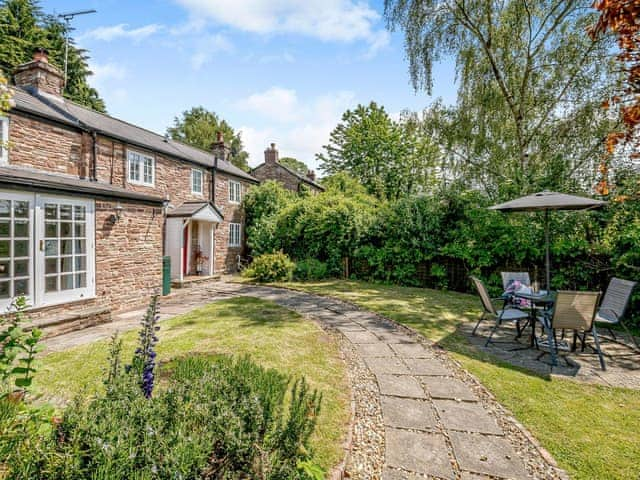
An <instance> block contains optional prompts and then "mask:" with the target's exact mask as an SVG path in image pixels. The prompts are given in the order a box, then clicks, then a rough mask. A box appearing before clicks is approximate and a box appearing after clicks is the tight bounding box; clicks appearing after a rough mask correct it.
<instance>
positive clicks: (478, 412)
mask: <svg viewBox="0 0 640 480" xmlns="http://www.w3.org/2000/svg"><path fill="white" fill-rule="evenodd" d="M433 404H434V405H435V407H436V410H437V411H438V415H439V416H440V420H442V423H443V425H444V427H445V428H446V429H449V430H461V431H465V432H476V433H490V434H493V435H502V434H503V432H502V429H501V428H500V427H499V426H498V423H497V422H496V420H495V419H494V418H493V417H492V416H491V415H489V412H487V410H486V409H485V408H484V407H483V406H482V405H481V404H480V403H470V402H458V401H456V400H433Z"/></svg>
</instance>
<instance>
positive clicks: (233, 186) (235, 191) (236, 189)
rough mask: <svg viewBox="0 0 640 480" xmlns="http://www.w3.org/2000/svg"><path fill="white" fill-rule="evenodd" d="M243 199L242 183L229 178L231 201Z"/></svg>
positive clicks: (236, 201)
mask: <svg viewBox="0 0 640 480" xmlns="http://www.w3.org/2000/svg"><path fill="white" fill-rule="evenodd" d="M241 201H242V185H241V184H240V182H234V181H233V180H229V202H231V203H240V202H241Z"/></svg>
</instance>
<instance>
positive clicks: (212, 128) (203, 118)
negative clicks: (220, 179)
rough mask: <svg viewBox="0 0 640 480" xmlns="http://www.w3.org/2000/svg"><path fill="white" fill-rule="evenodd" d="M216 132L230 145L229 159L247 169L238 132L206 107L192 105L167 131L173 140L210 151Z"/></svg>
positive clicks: (175, 119)
mask: <svg viewBox="0 0 640 480" xmlns="http://www.w3.org/2000/svg"><path fill="white" fill-rule="evenodd" d="M217 132H222V136H223V138H224V141H225V142H226V144H227V145H228V146H229V147H230V149H231V151H230V161H231V163H233V164H234V165H235V166H236V167H238V168H241V169H242V170H244V171H246V172H247V171H249V163H248V161H247V160H248V158H249V154H248V153H247V152H246V151H245V150H244V146H243V145H242V138H241V136H240V132H236V131H235V130H234V129H233V128H232V127H231V125H229V124H228V123H227V121H226V120H223V119H221V118H220V117H219V116H218V115H217V114H216V113H215V112H212V111H210V110H207V109H206V108H204V107H202V106H200V107H193V108H191V110H186V111H184V112H182V114H181V115H180V116H179V117H175V118H174V120H173V126H171V127H169V128H167V133H168V134H169V135H170V136H171V138H173V139H174V140H178V141H180V142H183V143H186V144H189V145H192V146H194V147H197V148H200V149H202V150H207V151H211V147H212V146H213V143H214V142H215V141H216V135H217Z"/></svg>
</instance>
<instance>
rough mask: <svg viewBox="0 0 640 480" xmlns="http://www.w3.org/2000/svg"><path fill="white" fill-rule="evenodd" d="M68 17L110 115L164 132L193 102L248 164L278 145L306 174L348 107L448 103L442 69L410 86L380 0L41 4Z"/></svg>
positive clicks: (448, 70) (449, 88)
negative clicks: (221, 124) (428, 86)
mask: <svg viewBox="0 0 640 480" xmlns="http://www.w3.org/2000/svg"><path fill="white" fill-rule="evenodd" d="M41 5H42V7H43V9H44V10H45V11H46V12H48V13H63V12H67V11H74V10H84V9H87V8H95V9H96V10H98V13H96V14H92V15H86V16H82V17H77V18H76V19H75V20H74V22H73V26H74V27H75V29H76V31H75V35H74V36H75V37H76V40H77V43H78V44H79V45H80V46H82V47H84V48H86V49H88V50H89V51H90V55H91V68H92V69H93V71H94V72H95V75H94V77H93V78H92V79H91V80H90V81H91V83H92V84H93V85H94V86H95V87H96V88H98V90H99V91H100V94H101V95H102V97H103V98H104V99H105V101H106V104H107V109H108V111H109V113H110V114H111V115H114V116H116V117H118V118H122V119H124V120H127V121H129V122H132V123H135V124H138V125H141V126H143V127H146V128H148V129H150V130H154V131H157V132H159V133H163V132H164V130H165V129H166V127H167V126H169V125H170V124H171V123H172V121H173V118H174V117H175V116H176V115H177V114H179V113H180V112H182V111H183V110H186V109H188V108H190V107H192V106H195V105H203V106H204V107H206V108H208V109H211V110H214V111H215V112H217V113H218V114H219V115H220V116H222V117H223V118H225V119H226V120H227V121H229V122H230V123H231V125H232V126H233V127H234V128H236V129H239V130H240V131H241V132H242V136H243V140H244V142H245V147H246V149H247V151H248V152H249V154H250V161H249V162H250V164H251V165H254V166H255V165H257V164H258V163H260V162H261V161H262V156H263V154H262V152H263V150H264V149H265V147H266V146H267V145H268V144H269V143H271V142H276V143H277V145H278V148H279V150H280V155H281V156H294V157H297V158H298V159H300V160H303V161H304V162H306V163H307V164H308V165H310V166H311V167H313V168H316V167H317V163H316V160H315V158H314V154H315V153H317V152H319V151H320V150H321V147H322V145H323V144H326V143H327V141H328V138H329V132H330V131H331V130H332V129H333V127H335V125H336V124H337V122H338V121H339V119H340V116H341V115H342V113H343V112H344V111H345V110H346V109H347V108H352V107H354V106H355V105H357V104H358V103H368V102H369V101H370V100H375V101H376V102H378V103H380V104H382V105H384V106H385V108H386V109H387V111H388V112H390V113H391V114H394V115H395V114H397V113H398V112H400V111H401V110H403V109H407V108H408V109H412V110H421V109H423V108H424V107H425V106H427V105H428V104H429V103H430V102H431V101H433V99H434V98H436V97H442V98H443V100H444V101H445V102H447V103H450V102H454V101H455V85H454V76H455V75H454V71H453V67H452V64H451V62H444V63H443V64H441V65H439V66H438V67H437V68H436V70H435V72H434V73H435V85H434V93H433V97H429V96H427V95H426V94H425V93H424V92H419V93H415V92H414V91H413V89H412V87H411V85H410V83H409V76H408V68H407V62H406V59H405V54H404V49H403V39H402V36H401V34H398V33H393V34H390V33H389V32H387V31H386V30H385V25H384V20H383V18H382V1H379V0H376V1H372V0H370V1H369V2H367V0H271V1H268V0H234V1H230V0H146V1H124V0H102V1H95V0H88V1H87V0H65V1H51V0H45V1H42V3H41Z"/></svg>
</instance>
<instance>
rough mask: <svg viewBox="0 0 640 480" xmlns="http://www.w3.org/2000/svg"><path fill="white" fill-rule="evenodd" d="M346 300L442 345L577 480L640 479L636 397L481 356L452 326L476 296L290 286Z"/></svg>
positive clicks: (474, 305)
mask: <svg viewBox="0 0 640 480" xmlns="http://www.w3.org/2000/svg"><path fill="white" fill-rule="evenodd" d="M286 286H287V287H289V288H296V289H300V290H304V291H307V292H311V293H317V294H322V295H332V296H335V297H337V298H341V299H343V300H348V301H351V302H353V303H355V304H357V305H360V306H361V307H362V308H365V309H368V310H371V311H374V312H378V313H380V314H383V315H385V316H387V317H389V318H391V319H393V320H396V321H397V322H399V323H403V324H405V325H407V326H409V327H411V328H413V329H415V330H417V331H419V332H420V333H422V334H423V335H424V336H425V337H427V338H429V339H431V340H433V341H436V342H439V344H440V345H442V346H443V347H445V348H447V349H448V350H449V351H450V352H452V356H453V357H454V358H455V359H457V360H458V361H460V363H461V364H462V365H463V366H464V367H465V368H466V369H467V370H468V371H469V372H471V373H472V374H474V375H475V376H476V377H477V378H478V379H479V380H480V381H481V382H482V383H483V384H484V385H485V386H486V387H487V388H488V389H489V390H490V391H491V392H492V393H493V394H494V395H495V396H496V398H497V399H498V401H499V402H500V403H501V404H502V405H504V406H505V407H507V408H508V409H510V410H511V411H512V412H513V414H514V415H515V417H516V418H517V419H518V420H519V421H520V422H522V423H523V424H524V425H526V427H527V428H528V429H529V430H530V431H531V432H532V433H533V434H534V435H535V436H536V438H537V439H538V440H539V441H540V442H541V443H542V445H544V447H545V448H547V450H549V451H550V452H551V454H552V455H553V456H554V457H555V458H556V460H557V461H558V463H559V464H560V466H561V467H562V468H564V469H566V470H567V471H568V472H569V474H570V475H571V477H572V478H575V479H631V478H639V477H640V462H639V461H638V459H640V435H638V425H640V392H639V391H636V390H630V389H624V388H610V387H601V386H593V385H585V384H580V383H577V382H574V381H571V380H564V379H557V378H550V377H542V376H538V375H535V374H533V373H531V372H529V371H525V370H520V369H517V368H514V367H512V366H509V365H508V364H505V363H503V362H500V361H498V360H496V359H495V358H493V357H490V356H488V355H486V354H483V353H481V352H480V351H478V350H477V349H476V348H475V347H473V346H472V345H471V344H470V343H469V342H468V341H467V340H466V339H465V338H464V337H463V336H462V335H461V334H459V333H458V332H457V326H458V325H459V324H460V323H461V322H463V321H472V320H474V319H477V317H478V315H479V314H480V310H479V305H480V304H479V300H478V299H477V298H476V297H475V296H473V295H465V294H460V293H453V292H443V291H437V290H428V289H421V288H407V287H398V286H390V285H379V284H372V283H365V282H355V281H339V280H336V281H323V282H314V283H287V284H286Z"/></svg>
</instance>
